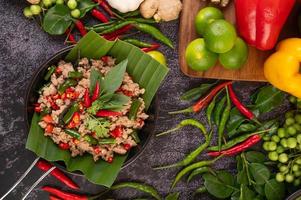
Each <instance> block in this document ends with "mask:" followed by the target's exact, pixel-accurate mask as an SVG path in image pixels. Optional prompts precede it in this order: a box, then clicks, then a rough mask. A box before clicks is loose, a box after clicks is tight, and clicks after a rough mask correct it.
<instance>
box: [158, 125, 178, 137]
mask: <svg viewBox="0 0 301 200" xmlns="http://www.w3.org/2000/svg"><path fill="white" fill-rule="evenodd" d="M180 128H181V126H178V127H176V128H173V129H170V130H168V131H164V132H162V133H159V134H157V135H156V137H160V136H163V135H166V134H168V133H171V132H174V131H177V130H179V129H180Z"/></svg>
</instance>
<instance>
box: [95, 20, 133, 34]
mask: <svg viewBox="0 0 301 200" xmlns="http://www.w3.org/2000/svg"><path fill="white" fill-rule="evenodd" d="M133 23H135V22H134V21H121V22H120V23H117V24H115V25H114V26H112V27H110V28H108V29H106V30H103V31H101V32H100V33H99V34H100V35H104V34H108V33H112V32H114V31H117V30H118V29H121V28H123V27H125V26H127V25H129V24H133Z"/></svg>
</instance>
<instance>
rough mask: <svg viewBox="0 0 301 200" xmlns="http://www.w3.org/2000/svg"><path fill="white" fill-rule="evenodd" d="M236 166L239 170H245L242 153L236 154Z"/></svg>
mask: <svg viewBox="0 0 301 200" xmlns="http://www.w3.org/2000/svg"><path fill="white" fill-rule="evenodd" d="M236 168H237V170H238V171H241V170H243V161H242V159H241V157H240V155H238V156H236Z"/></svg>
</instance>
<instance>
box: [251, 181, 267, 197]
mask: <svg viewBox="0 0 301 200" xmlns="http://www.w3.org/2000/svg"><path fill="white" fill-rule="evenodd" d="M253 186H254V189H255V190H256V192H257V193H258V194H260V195H263V196H264V195H265V193H264V185H257V184H256V185H253Z"/></svg>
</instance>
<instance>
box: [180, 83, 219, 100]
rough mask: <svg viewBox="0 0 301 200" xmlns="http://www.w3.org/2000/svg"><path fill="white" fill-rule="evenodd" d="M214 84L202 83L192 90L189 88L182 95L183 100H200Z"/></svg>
mask: <svg viewBox="0 0 301 200" xmlns="http://www.w3.org/2000/svg"><path fill="white" fill-rule="evenodd" d="M213 85H214V83H213V84H202V85H201V86H199V87H196V88H193V89H191V90H188V91H187V92H185V93H184V94H182V96H181V97H180V99H181V100H183V101H194V100H198V99H199V98H201V96H203V95H204V94H205V93H206V92H208V90H209V89H210V88H211V87H212V86H213Z"/></svg>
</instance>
